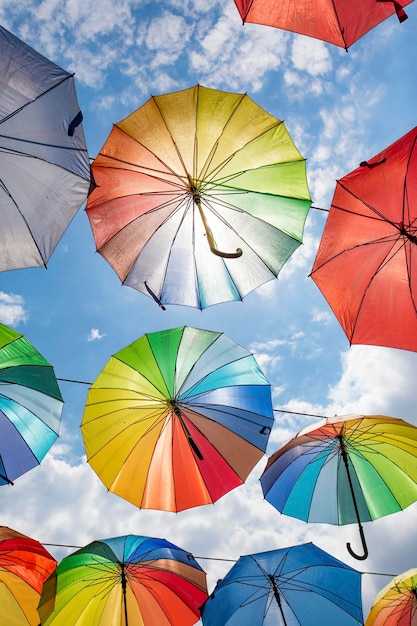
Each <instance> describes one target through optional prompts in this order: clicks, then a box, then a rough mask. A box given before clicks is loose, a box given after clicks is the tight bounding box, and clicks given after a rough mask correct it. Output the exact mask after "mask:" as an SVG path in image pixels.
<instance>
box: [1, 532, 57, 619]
mask: <svg viewBox="0 0 417 626" xmlns="http://www.w3.org/2000/svg"><path fill="white" fill-rule="evenodd" d="M56 565H57V564H56V561H55V559H54V558H53V557H52V556H51V555H50V554H49V553H48V552H47V551H46V550H45V548H44V547H43V546H42V545H41V544H40V543H39V542H38V541H35V539H31V538H30V537H27V536H26V535H22V534H21V533H19V532H17V531H16V530H12V529H11V528H7V527H6V526H0V623H1V624H4V625H5V626H6V625H7V626H12V625H13V626H38V624H39V614H38V604H39V599H40V594H41V592H42V586H43V583H44V582H45V580H46V579H47V578H48V577H49V576H50V574H52V572H53V571H54V570H55V568H56Z"/></svg>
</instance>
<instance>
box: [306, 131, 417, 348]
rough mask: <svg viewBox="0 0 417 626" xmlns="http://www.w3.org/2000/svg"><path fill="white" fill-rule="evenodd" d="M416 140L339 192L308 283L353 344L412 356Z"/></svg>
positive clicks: (415, 333) (383, 156)
mask: <svg viewBox="0 0 417 626" xmlns="http://www.w3.org/2000/svg"><path fill="white" fill-rule="evenodd" d="M416 139H417V127H416V128H414V129H413V130H411V131H410V132H408V133H407V134H406V135H404V136H403V137H402V138H401V139H399V140H398V141H396V142H395V143H393V144H392V145H391V146H389V147H388V148H386V149H385V150H383V151H382V152H380V153H379V154H378V155H376V156H375V157H373V158H372V159H370V160H369V161H364V162H362V163H361V165H360V166H359V167H358V168H357V169H356V170H354V171H353V172H351V173H350V174H347V176H344V177H343V178H341V179H340V180H339V181H337V184H336V189H335V193H334V196H333V200H332V204H331V208H330V212H329V215H328V218H327V222H326V225H325V228H324V232H323V236H322V239H321V242H320V246H319V249H318V252H317V256H316V259H315V261H314V265H313V268H312V271H311V278H312V279H313V281H314V282H315V283H316V285H317V286H318V287H319V289H320V290H321V292H322V293H323V295H324V297H325V298H326V300H327V302H328V303H329V305H330V307H331V308H332V310H333V312H334V314H335V315H336V317H337V319H338V321H339V322H340V324H341V326H342V328H343V330H344V332H345V333H346V335H347V337H348V339H349V341H350V343H351V344H371V345H378V346H388V347H392V348H401V349H405V350H413V351H417V306H416V302H417V282H416V276H417V266H416V250H417V248H416V247H415V246H416V243H417V223H416V220H417V186H416V178H417V150H416Z"/></svg>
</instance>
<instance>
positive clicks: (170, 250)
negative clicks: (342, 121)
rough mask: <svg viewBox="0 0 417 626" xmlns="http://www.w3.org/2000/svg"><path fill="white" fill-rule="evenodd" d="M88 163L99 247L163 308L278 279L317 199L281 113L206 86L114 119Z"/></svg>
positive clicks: (223, 296) (90, 210) (237, 293)
mask: <svg viewBox="0 0 417 626" xmlns="http://www.w3.org/2000/svg"><path fill="white" fill-rule="evenodd" d="M92 174H93V177H94V181H95V183H96V186H95V187H94V185H93V187H92V189H91V192H90V194H89V197H88V200H87V206H86V211H87V215H88V218H89V220H90V224H91V228H92V231H93V234H94V239H95V242H96V246H97V250H98V252H99V253H100V254H101V255H102V256H103V257H104V258H105V259H106V261H107V262H108V263H109V264H110V265H111V267H112V268H113V269H114V270H115V272H116V273H117V275H118V276H119V278H120V280H121V281H122V282H123V284H125V285H128V286H130V287H133V288H134V289H137V290H139V291H141V292H142V293H144V294H145V295H147V296H150V297H153V298H154V299H155V300H156V301H157V302H158V303H159V305H160V306H161V307H162V308H163V307H164V304H179V305H186V306H193V307H196V308H200V309H204V308H206V307H208V306H210V305H213V304H217V303H219V302H227V301H231V300H241V299H242V298H243V297H244V296H245V295H246V294H247V293H249V292H250V291H252V290H253V289H255V288H257V287H259V286H260V285H262V284H263V283H265V282H267V281H269V280H272V279H273V278H276V277H277V275H278V273H279V271H280V270H281V268H282V266H283V265H284V263H285V262H286V261H287V260H288V259H289V257H290V256H291V255H292V253H293V252H294V251H295V250H296V249H297V248H298V246H299V245H300V244H301V242H302V236H303V230H304V223H305V219H306V217H307V213H308V210H309V208H310V204H311V199H310V194H309V191H308V186H307V178H306V163H305V159H304V158H303V157H302V156H301V154H300V152H299V151H298V149H297V148H296V146H295V145H294V142H293V140H292V139H291V137H290V135H289V133H288V131H287V129H286V127H285V124H284V123H283V122H282V121H281V120H279V119H277V118H275V117H273V116H272V115H271V114H269V113H267V112H266V111H265V110H264V109H262V108H261V107H260V106H258V105H257V104H256V103H255V102H254V101H253V100H252V99H251V98H250V97H249V96H248V95H247V94H239V93H229V92H225V91H218V90H215V89H208V88H207V87H202V86H201V85H196V86H195V87H191V88H189V89H184V90H182V91H177V92H174V93H169V94H165V95H160V96H153V97H151V98H150V99H149V100H148V101H147V102H146V103H145V104H143V105H142V106H141V107H140V108H138V109H137V110H136V111H134V112H133V113H132V114H131V115H129V116H128V117H126V118H125V119H123V120H121V121H120V122H118V123H117V124H115V125H114V126H113V129H112V131H111V133H110V135H109V137H108V139H107V140H106V142H105V144H104V146H103V147H102V149H101V151H100V153H99V154H98V156H97V157H96V158H95V160H94V162H93V164H92Z"/></svg>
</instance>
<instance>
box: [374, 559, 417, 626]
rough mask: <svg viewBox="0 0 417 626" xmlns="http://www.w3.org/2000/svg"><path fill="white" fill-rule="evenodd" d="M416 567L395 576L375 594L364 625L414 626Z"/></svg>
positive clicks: (416, 594)
mask: <svg viewBox="0 0 417 626" xmlns="http://www.w3.org/2000/svg"><path fill="white" fill-rule="evenodd" d="M416 624H417V569H416V568H413V569H409V570H407V571H406V572H404V573H403V574H400V575H399V576H395V578H393V579H392V581H391V582H390V583H388V585H386V586H385V587H384V588H383V589H381V591H380V592H379V593H378V594H377V596H376V598H375V601H374V603H373V604H372V607H371V610H370V612H369V615H368V617H367V619H366V622H365V626H416Z"/></svg>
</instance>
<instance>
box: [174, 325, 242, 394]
mask: <svg viewBox="0 0 417 626" xmlns="http://www.w3.org/2000/svg"><path fill="white" fill-rule="evenodd" d="M223 334H224V333H221V334H220V335H218V337H216V338H215V340H214V341H213V342H212V343H211V344H210V345H209V346H207V348H206V349H205V350H204V352H202V353H201V355H200V357H199V359H198V360H200V358H201V357H202V356H203V354H204V353H205V352H206V350H208V349H209V348H211V347H212V346H213V345H214V344H215V343H216V341H218V340H219V339H220V338H221V337H222V335H223ZM244 359H250V360H253V359H254V356H253V354H251V353H250V352H248V353H247V354H242V355H241V356H239V357H237V358H235V359H233V360H232V361H227V362H226V363H221V364H220V365H218V366H217V367H216V368H215V369H212V370H210V371H209V372H207V373H206V374H204V376H202V377H201V378H199V379H198V380H197V381H196V382H195V383H194V384H193V385H192V386H191V387H190V388H189V389H188V390H187V393H186V394H181V389H183V387H184V385H185V384H186V382H187V380H188V379H189V376H190V374H191V373H192V372H193V369H194V367H197V366H198V361H196V362H195V363H194V364H193V367H192V369H190V371H189V373H188V374H187V376H186V378H185V380H184V381H183V383H182V385H181V387H180V389H179V390H178V392H177V394H178V395H181V397H182V398H189V397H190V395H191V394H193V395H195V393H194V392H195V389H196V388H197V387H198V386H199V385H201V384H202V383H203V382H204V381H205V380H206V379H207V378H208V377H209V376H212V375H213V374H214V373H215V372H218V371H219V370H221V369H223V368H224V367H227V366H229V365H232V364H233V363H238V362H239V361H243V360H244ZM226 386H227V387H230V386H234V385H226Z"/></svg>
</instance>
